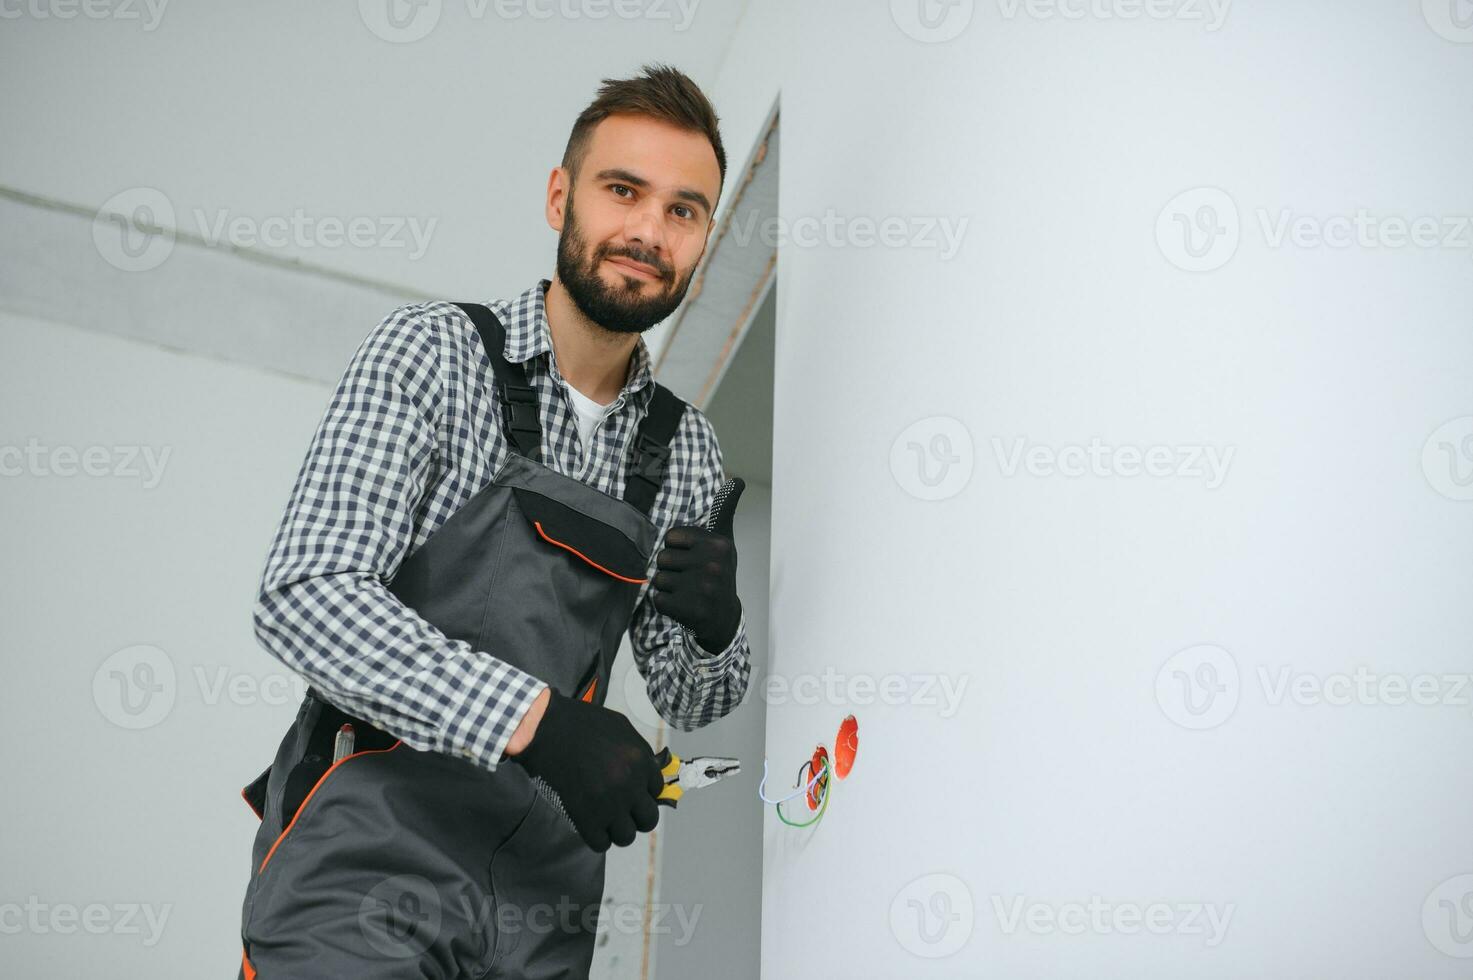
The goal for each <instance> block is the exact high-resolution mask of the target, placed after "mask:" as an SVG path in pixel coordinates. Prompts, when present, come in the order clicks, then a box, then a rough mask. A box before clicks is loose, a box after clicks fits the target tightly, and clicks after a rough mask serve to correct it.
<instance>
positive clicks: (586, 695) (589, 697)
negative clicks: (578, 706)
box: [583, 677, 598, 704]
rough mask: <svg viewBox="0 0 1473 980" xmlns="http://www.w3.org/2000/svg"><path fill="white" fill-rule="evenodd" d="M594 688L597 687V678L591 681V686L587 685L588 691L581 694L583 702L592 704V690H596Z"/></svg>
mask: <svg viewBox="0 0 1473 980" xmlns="http://www.w3.org/2000/svg"><path fill="white" fill-rule="evenodd" d="M596 687H598V678H597V677H595V678H594V679H593V683H592V684H589V685H588V690H586V691H584V692H583V700H584V701H587V702H589V703H590V704H591V703H592V702H593V689H594V688H596Z"/></svg>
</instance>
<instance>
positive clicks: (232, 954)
mask: <svg viewBox="0 0 1473 980" xmlns="http://www.w3.org/2000/svg"><path fill="white" fill-rule="evenodd" d="M0 348H3V349H4V350H5V351H6V352H7V356H6V357H3V358H0V392H3V393H4V394H3V412H0V417H3V419H4V423H3V425H4V439H3V442H4V444H5V445H7V446H18V447H22V448H27V449H28V451H29V452H31V453H32V454H33V459H34V461H27V462H25V463H24V464H18V461H17V460H16V459H15V458H14V457H13V456H9V455H8V456H7V458H6V460H5V463H6V466H7V470H6V475H5V477H4V479H0V494H3V500H0V526H3V537H4V539H5V541H6V542H7V543H8V544H7V549H6V551H7V555H6V560H5V561H4V562H3V564H0V593H3V594H4V595H5V596H6V608H7V612H8V613H9V615H8V616H7V617H6V624H5V640H4V651H5V652H4V663H5V670H6V682H5V683H4V684H3V685H0V718H3V723H4V730H5V732H6V735H7V738H6V743H5V744H6V747H7V748H6V754H7V759H6V766H5V771H6V781H7V785H8V791H7V793H6V798H7V800H8V801H9V802H8V806H7V814H6V819H5V834H4V844H3V853H4V868H5V873H4V895H3V897H0V902H3V903H5V907H6V909H7V920H6V923H5V924H6V926H7V928H6V934H4V935H3V936H0V962H3V963H4V964H5V966H4V970H3V972H4V973H6V974H7V975H10V976H35V977H41V976H82V975H87V974H91V973H104V972H105V973H108V974H111V975H115V976H122V977H144V976H205V975H210V974H213V975H216V976H222V975H223V976H229V975H232V974H233V972H234V970H235V969H236V968H237V967H238V966H239V962H240V950H239V947H240V936H239V930H240V903H241V899H242V897H243V895H244V890H245V885H246V882H247V880H248V878H249V874H250V841H251V838H252V837H253V835H254V834H255V831H256V826H257V821H256V819H255V817H254V816H253V815H252V814H251V812H250V810H249V809H248V808H247V807H246V805H245V803H244V802H243V801H242V800H241V798H240V790H241V787H242V786H244V785H245V783H247V782H249V781H250V779H251V778H253V777H254V775H255V774H256V773H258V772H260V771H261V769H263V768H264V767H265V766H266V765H267V763H269V762H270V761H271V756H272V754H273V753H274V747H275V744H276V742H277V741H278V740H279V739H280V736H281V733H282V732H284V731H285V730H286V728H287V726H288V725H289V724H290V723H291V721H292V718H293V717H294V715H295V713H296V706H297V704H299V703H300V701H301V697H302V695H303V694H304V693H305V689H304V688H303V687H302V686H301V684H300V682H299V681H298V680H297V679H296V678H295V676H294V675H292V674H290V672H288V671H287V670H286V669H285V668H284V667H282V666H281V665H280V664H279V663H277V662H276V661H274V660H272V659H271V658H270V657H269V656H267V655H266V654H265V653H264V652H262V651H261V650H260V649H258V648H257V647H256V644H255V638H254V636H253V633H252V629H251V621H250V609H251V602H252V599H253V597H254V594H255V590H256V587H257V584H258V579H259V576H260V572H261V565H262V562H263V561H264V560H265V555H266V549H267V546H268V545H269V544H270V541H271V535H272V534H273V533H275V530H276V525H277V522H278V521H279V520H280V519H281V511H282V507H283V506H284V505H285V502H286V497H287V495H288V493H289V492H290V490H291V484H292V480H293V479H294V478H295V476H296V471H297V468H298V467H299V466H300V465H301V457H302V453H303V451H304V450H305V448H306V444H307V441H308V439H309V438H310V437H311V434H312V431H313V429H314V428H315V426H316V425H317V421H318V419H319V418H320V417H321V414H322V411H323V409H324V408H325V407H326V397H327V392H326V391H325V390H324V389H323V388H322V387H321V386H319V385H316V384H311V383H307V382H302V381H296V380H292V379H286V378H280V377H274V376H271V375H269V374H266V373H265V372H261V371H257V370H254V369H251V368H246V367H241V366H237V365H230V364H224V363H220V362H216V361H210V360H207V359H204V358H200V357H194V356H190V355H185V354H178V353H173V352H168V351H161V350H158V349H157V348H153V347H151V346H149V345H145V344H141V343H138V342H136V341H132V340H125V339H121V338H116V337H110V336H106V335H103V334H98V333H94V332H91V331H87V330H81V329H77V328H75V327H70V326H65V325H61V324H56V323H48V322H43V321H39V320H34V319H28V318H21V317H16V316H11V315H5V316H3V317H0ZM31 446H34V447H35V448H34V449H30V448H29V447H31ZM92 447H103V454H102V455H99V456H95V457H94V459H93V462H92V464H91V468H92V470H93V472H94V473H95V474H97V475H88V474H87V473H86V472H83V471H81V470H80V468H79V463H78V462H77V461H76V459H77V458H78V457H80V458H82V459H85V458H86V455H85V454H86V453H87V451H88V450H89V449H90V448H92ZM68 450H70V451H71V452H73V453H75V454H77V455H76V457H72V460H71V461H69V459H68V457H67V455H66V452H67V451H68ZM150 452H151V453H152V454H153V458H154V459H155V460H158V461H159V463H157V464H156V465H154V466H153V467H150V466H149V464H148V463H147V459H148V456H147V454H148V453H150ZM134 454H136V457H137V458H135V459H130V458H129V456H130V455H134ZM17 465H21V466H23V468H24V471H23V472H22V473H19V474H16V473H14V472H13V471H14V469H15V468H16V467H17ZM135 470H136V471H137V475H132V473H133V471H135ZM136 647H146V648H148V649H147V650H144V651H136V650H134V649H133V648H136ZM138 664H142V665H144V666H143V669H144V670H146V671H148V670H151V671H152V674H151V675H148V674H138V673H136V670H137V669H138V668H137V666H136V665H138ZM115 673H120V674H121V675H122V677H123V678H124V680H126V682H127V685H128V686H127V688H126V691H125V690H124V688H122V687H120V686H119V682H118V677H116V676H114V674H115ZM148 689H154V693H153V694H152V695H151V696H150V695H147V694H146V693H145V692H146V691H147V690H148ZM130 709H136V711H137V713H133V711H130ZM135 726H136V727H135ZM28 905H37V906H39V907H40V908H39V910H38V912H37V913H36V914H37V915H38V916H39V918H37V919H34V920H32V919H31V916H32V912H31V911H29V909H25V910H24V911H23V912H22V913H15V912H11V911H10V910H11V909H13V908H15V907H22V908H23V909H24V907H25V906H28ZM91 905H102V906H106V907H107V908H108V909H109V910H110V911H109V913H108V916H109V918H108V919H107V920H106V924H107V926H108V928H107V931H104V932H101V933H100V934H95V935H94V934H90V933H88V932H87V931H85V930H84V929H82V928H81V926H80V924H79V920H77V919H76V918H75V916H77V915H79V914H80V910H82V909H85V908H87V907H88V906H91ZM118 906H136V907H138V908H139V909H140V910H141V911H138V912H135V913H132V914H131V915H130V918H128V919H124V918H123V915H124V912H123V911H122V910H119V909H117V908H116V907H118ZM68 909H71V910H73V911H71V912H68V911H67V910H68ZM148 910H152V913H153V915H154V916H155V921H156V922H158V923H159V924H160V926H161V928H159V929H154V928H153V927H151V926H150V924H149V922H148V919H147V917H146V915H145V912H146V911H148ZM53 911H56V912H58V914H59V915H61V916H62V918H60V919H58V920H55V921H54V922H53V921H52V919H51V915H52V913H53ZM18 914H24V915H25V916H26V926H25V927H24V928H21V929H19V930H18V931H15V930H14V928H13V927H14V926H16V925H18V924H19V920H18V919H17V918H15V916H16V915H18ZM68 914H70V915H72V916H73V917H74V918H73V919H72V920H71V924H70V925H68V920H67V919H66V918H65V917H66V916H67V915H68ZM91 914H92V915H100V914H101V913H97V912H93V913H91ZM33 922H39V923H40V926H39V927H36V926H34V925H33ZM68 929H70V930H72V931H71V932H68V931H67V930H68ZM133 929H137V931H130V930H133Z"/></svg>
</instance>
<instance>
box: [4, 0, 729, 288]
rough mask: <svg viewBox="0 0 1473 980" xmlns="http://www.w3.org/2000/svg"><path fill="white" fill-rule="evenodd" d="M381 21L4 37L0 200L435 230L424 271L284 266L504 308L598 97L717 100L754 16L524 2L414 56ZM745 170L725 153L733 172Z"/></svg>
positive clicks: (68, 24) (464, 3) (541, 264)
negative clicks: (665, 92) (733, 44)
mask: <svg viewBox="0 0 1473 980" xmlns="http://www.w3.org/2000/svg"><path fill="white" fill-rule="evenodd" d="M155 2H157V0H155ZM384 2H387V0H384ZM432 2H433V0H432ZM374 4H375V0H362V2H361V3H352V2H347V3H335V4H297V3H286V2H284V0H269V2H254V3H251V4H249V5H245V4H241V5H229V4H220V3H217V4H190V5H186V4H177V5H174V4H168V3H165V5H164V7H163V10H162V15H161V17H159V19H158V21H157V24H156V26H154V27H153V28H152V29H148V25H149V23H150V20H149V18H150V16H151V15H149V14H148V13H147V11H148V8H147V7H146V6H145V5H143V4H142V3H140V4H139V5H137V6H131V5H130V6H128V7H126V8H119V5H113V7H111V8H106V9H130V10H136V11H138V12H140V14H141V15H142V16H141V19H140V20H132V21H126V20H120V19H117V18H105V19H100V20H94V19H88V18H86V17H82V16H78V17H76V18H74V19H72V20H66V21H62V20H57V19H54V18H47V19H38V18H36V17H33V16H22V17H20V18H19V19H8V20H6V22H5V27H4V30H3V31H0V81H3V87H0V92H3V93H4V94H3V96H0V127H3V129H4V132H5V133H6V140H5V143H6V152H5V153H4V154H3V156H0V184H3V185H5V186H7V187H9V188H12V189H17V190H21V191H24V192H27V193H30V194H35V195H40V196H42V197H47V198H53V199H56V200H60V201H65V202H70V203H74V204H79V205H82V206H85V207H88V208H95V207H97V206H99V205H101V204H102V203H103V202H104V201H106V200H107V199H108V198H110V197H112V196H113V195H114V194H117V193H118V192H120V191H123V190H125V189H128V188H133V187H150V188H155V189H157V190H159V191H162V192H163V194H164V195H165V196H166V197H167V199H168V200H169V201H170V202H171V204H172V205H173V208H174V211H175V216H176V224H177V225H179V226H180V227H184V228H189V229H190V230H198V229H197V225H198V223H199V222H200V220H201V218H203V220H204V221H205V222H206V223H207V224H208V223H209V222H213V221H217V220H219V219H220V218H221V217H222V216H224V217H227V218H229V217H235V216H244V217H248V218H250V219H252V220H253V221H259V220H261V219H264V218H267V217H271V216H287V217H291V216H293V215H294V214H296V213H297V212H298V211H300V212H301V213H302V214H304V215H305V216H307V217H308V218H310V219H321V218H323V217H328V218H336V219H340V220H343V221H347V220H349V219H351V218H353V217H357V216H373V217H380V218H381V217H385V216H388V217H400V218H403V219H405V220H406V221H408V220H411V219H414V220H418V221H419V222H420V223H421V227H428V228H430V229H431V231H430V236H429V240H428V241H429V244H428V248H427V249H426V250H425V251H424V254H423V255H422V256H420V257H417V258H415V257H411V255H410V251H411V248H408V247H395V246H389V245H375V246H370V247H356V248H355V247H352V246H339V247H324V246H321V245H312V244H310V242H309V243H308V244H306V245H305V246H304V245H301V244H293V245H290V246H288V247H287V248H285V249H284V250H283V252H284V254H287V255H295V256H296V257H298V258H300V259H302V260H304V261H308V262H311V263H314V264H318V265H322V266H326V267H329V268H332V269H336V270H340V271H344V272H350V273H353V274H356V275H360V276H366V277H369V278H372V279H376V280H382V281H386V282H389V283H393V284H399V285H403V286H407V287H411V288H414V289H416V290H419V291H422V292H426V293H431V294H435V295H442V296H477V297H484V298H490V297H494V296H500V295H509V294H510V293H512V292H519V291H521V290H522V289H524V288H525V287H526V286H528V285H530V284H531V282H532V281H534V280H535V279H536V278H537V277H538V276H543V275H548V274H550V272H551V270H552V266H553V262H554V258H555V248H556V235H555V233H554V232H553V231H551V230H550V229H549V228H548V227H547V224H546V222H545V220H544V218H543V213H542V202H543V196H544V193H545V187H546V180H547V175H548V172H549V171H550V170H551V169H552V167H554V166H556V164H557V162H558V160H559V158H560V157H561V154H562V149H563V145H564V143H565V142H566V140H567V134H568V130H569V128H570V127H571V125H572V122H573V119H574V117H575V116H576V115H577V113H578V111H579V110H580V109H581V108H582V107H583V106H584V105H586V104H587V103H588V102H589V101H590V100H591V99H592V98H593V95H594V92H595V90H596V88H597V86H598V83H599V81H600V79H602V78H604V77H626V76H629V75H632V74H634V73H635V72H637V70H638V69H639V67H640V65H642V64H644V63H646V62H650V61H665V62H668V63H670V64H673V65H675V66H676V67H678V68H680V69H681V70H683V71H685V72H686V73H687V74H689V75H690V76H691V77H692V78H694V79H695V81H696V82H697V83H698V84H701V85H702V86H703V87H708V89H709V87H710V86H711V85H712V84H713V83H714V80H715V79H716V77H717V75H718V72H719V70H720V68H721V63H722V59H723V56H724V54H725V52H726V50H727V46H728V43H729V39H730V38H731V36H732V35H733V33H735V31H736V29H737V25H738V22H739V21H740V20H741V18H742V15H743V13H744V11H745V9H746V6H747V0H695V2H693V0H661V2H659V3H656V2H654V0H640V2H638V3H635V4H632V5H631V4H629V3H627V2H626V3H621V4H614V3H611V2H603V3H599V2H596V0H579V2H578V3H576V4H574V3H568V2H567V0H557V2H553V0H539V2H537V3H536V4H534V5H533V7H534V9H537V10H553V11H558V10H563V9H581V10H583V11H585V12H586V13H585V15H584V16H581V17H578V18H570V17H566V16H554V17H551V18H543V19H539V18H535V17H533V16H532V15H531V13H530V12H529V10H528V6H529V5H528V3H527V2H517V3H511V2H507V0H487V2H480V0H443V4H442V6H441V9H440V13H439V18H438V21H437V22H436V24H435V26H434V29H433V30H431V31H430V33H429V34H428V35H427V36H425V37H424V38H422V39H420V40H416V41H413V42H411V43H390V42H388V41H385V40H382V39H381V38H379V37H377V36H375V34H374V33H372V32H371V30H370V29H369V27H368V21H367V20H366V19H365V15H364V14H363V13H361V11H360V8H362V9H363V10H369V11H370V14H369V15H368V16H369V19H372V13H371V11H372V9H373V8H374ZM682 4H683V5H684V7H685V8H686V9H685V10H682ZM42 6H43V7H44V6H45V5H42ZM616 9H620V10H622V9H639V10H643V11H646V12H647V13H646V15H645V16H642V17H638V18H634V19H628V18H621V17H619V16H616V15H614V14H613V11H614V10H616ZM478 11H479V12H480V16H479V17H477V16H476V12H478ZM498 11H514V12H515V11H519V12H520V14H519V15H518V16H500V15H498ZM598 11H607V12H608V16H606V17H604V18H603V19H598V20H595V19H592V15H593V14H595V13H597V12H598ZM687 14H689V15H690V16H689V21H688V23H687V22H686V18H687ZM719 110H720V105H719V104H718V111H719ZM745 151H746V147H741V146H735V147H728V154H729V156H730V157H734V158H735V159H734V160H730V161H729V166H730V167H733V168H735V167H739V166H740V165H741V162H742V159H743V155H744V153H745ZM430 222H433V225H431V224H430ZM404 237H405V238H406V239H407V236H404Z"/></svg>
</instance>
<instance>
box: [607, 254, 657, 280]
mask: <svg viewBox="0 0 1473 980" xmlns="http://www.w3.org/2000/svg"><path fill="white" fill-rule="evenodd" d="M602 258H605V259H629V260H631V261H634V262H639V263H641V264H643V265H647V266H649V267H650V268H651V269H654V270H655V272H656V273H658V274H659V276H660V278H661V279H669V278H670V267H669V266H668V265H666V264H665V263H664V262H661V261H660V260H659V259H657V258H655V257H654V256H653V255H645V254H643V253H641V252H604V253H603V256H602Z"/></svg>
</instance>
